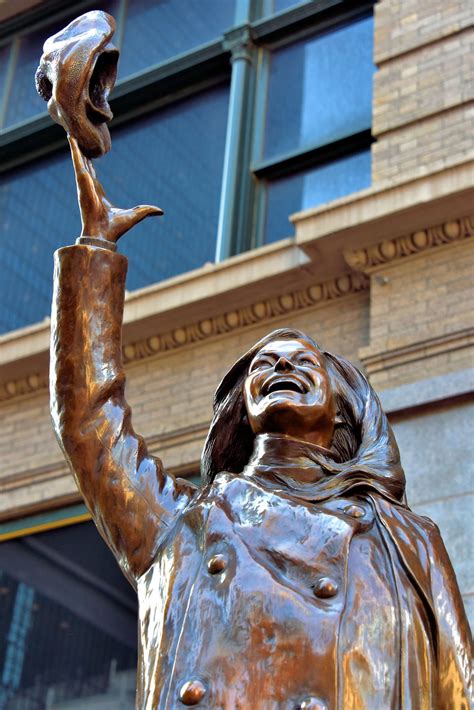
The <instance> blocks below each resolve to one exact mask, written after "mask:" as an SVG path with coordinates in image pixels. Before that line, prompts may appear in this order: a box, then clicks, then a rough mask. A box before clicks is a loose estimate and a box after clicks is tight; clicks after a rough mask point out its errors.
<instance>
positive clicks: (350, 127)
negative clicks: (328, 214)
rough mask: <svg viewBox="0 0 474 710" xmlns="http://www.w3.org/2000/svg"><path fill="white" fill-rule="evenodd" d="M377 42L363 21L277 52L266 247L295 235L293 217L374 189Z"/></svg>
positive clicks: (264, 153) (269, 125) (264, 155)
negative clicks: (372, 157)
mask: <svg viewBox="0 0 474 710" xmlns="http://www.w3.org/2000/svg"><path fill="white" fill-rule="evenodd" d="M372 36H373V22H372V18H371V17H363V18H359V19H356V20H355V21H353V22H351V23H350V24H348V23H347V24H343V25H342V26H336V27H335V28H332V29H330V30H328V31H326V32H323V33H318V34H316V35H314V36H313V37H309V38H305V39H303V40H300V41H298V42H295V43H292V44H289V45H287V46H284V47H283V48H278V49H276V50H274V51H273V52H271V54H270V61H269V68H265V67H263V69H262V73H265V72H266V75H267V80H268V94H267V105H266V120H265V130H264V133H263V136H264V138H263V140H262V141H261V142H260V145H259V147H258V149H257V155H256V160H255V174H256V176H257V177H258V178H260V180H261V181H262V185H263V187H264V190H263V194H264V195H265V197H264V198H263V199H266V202H265V208H264V210H265V216H264V220H263V224H264V226H263V235H262V241H263V243H268V242H273V241H276V240H278V239H282V238H283V237H286V236H289V235H290V234H291V233H292V227H291V224H290V223H289V220H288V216H289V215H290V214H291V213H292V212H297V211H299V210H302V209H306V208H308V207H315V206H318V205H320V204H323V203H325V202H330V201H331V200H334V199H336V198H338V197H341V196H343V195H346V194H349V193H351V192H355V191H357V190H360V189H362V188H365V187H367V186H368V185H370V175H371V164H370V140H371V139H370V125H371V114H372V75H373V71H374V65H373V60H372V47H373V40H372Z"/></svg>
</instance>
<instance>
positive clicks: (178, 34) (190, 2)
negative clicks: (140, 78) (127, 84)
mask: <svg viewBox="0 0 474 710" xmlns="http://www.w3.org/2000/svg"><path fill="white" fill-rule="evenodd" d="M234 14H235V0H160V2H156V0H133V2H129V3H128V5H127V10H126V17H125V29H124V41H123V51H122V56H121V58H120V76H122V77H125V76H127V75H129V74H132V73H134V72H138V71H141V70H143V69H146V68H147V67H149V66H151V65H153V64H158V63H160V62H163V61H165V60H166V59H170V58H171V57H174V56H175V55H179V54H181V53H183V52H186V51H187V50H190V49H193V48H194V47H197V46H198V45H201V44H204V43H206V42H210V41H211V40H213V39H215V38H216V37H219V36H220V35H221V34H222V32H223V31H224V30H226V29H229V28H230V27H231V26H232V25H233V24H234Z"/></svg>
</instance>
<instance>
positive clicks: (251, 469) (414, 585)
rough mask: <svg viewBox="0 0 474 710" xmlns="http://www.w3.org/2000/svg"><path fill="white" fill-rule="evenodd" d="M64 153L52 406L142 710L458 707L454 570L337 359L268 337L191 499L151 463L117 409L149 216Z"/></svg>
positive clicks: (224, 385) (464, 629) (227, 398)
mask: <svg viewBox="0 0 474 710" xmlns="http://www.w3.org/2000/svg"><path fill="white" fill-rule="evenodd" d="M70 143H71V149H72V156H73V162H74V166H75V171H76V179H77V184H78V194H79V202H80V206H81V213H82V221H83V231H82V237H80V238H79V239H78V243H77V244H76V245H75V246H71V247H66V248H63V249H60V250H59V251H58V253H57V254H56V266H55V277H54V278H55V291H54V298H53V318H52V346H51V409H52V416H53V421H54V427H55V431H56V434H57V436H58V439H59V442H60V444H61V446H62V448H63V451H64V453H65V456H66V458H67V460H68V462H69V464H70V466H71V468H72V471H73V473H74V476H75V478H76V481H77V483H78V486H79V488H80V490H81V492H82V495H83V496H84V499H85V501H86V504H87V506H88V508H89V510H90V511H91V514H92V516H93V518H94V520H95V522H96V525H97V527H98V529H99V531H100V533H101V535H102V536H103V537H104V539H105V541H106V542H107V544H108V545H109V546H110V548H111V549H112V551H113V552H114V554H115V556H116V558H117V560H118V562H119V564H120V566H121V568H122V569H123V571H124V573H125V574H126V576H127V577H128V579H129V580H130V582H131V583H132V584H133V585H134V587H135V588H136V590H137V594H138V599H139V617H140V618H139V624H140V634H139V637H140V649H139V667H138V688H137V708H139V709H140V710H157V709H158V708H174V707H176V708H179V707H182V706H183V705H184V706H192V705H199V706H200V707H206V708H225V710H235V709H236V708H239V709H242V710H250V709H251V710H260V709H261V710H271V709H273V708H275V709H277V708H281V709H285V710H296V709H297V708H313V710H314V709H318V710H336V709H337V710H351V709H354V710H355V709H358V710H362V709H364V710H365V709H370V710H385V709H387V710H388V709H393V710H394V709H395V708H403V709H405V710H408V708H410V710H430V709H433V710H434V709H435V708H439V709H441V708H446V709H447V708H453V709H454V708H456V709H461V708H465V709H466V710H467V708H468V707H469V703H470V695H469V690H468V684H469V676H470V670H469V668H470V665H469V664H470V637H469V629H468V624H467V621H466V618H465V614H464V609H463V605H462V601H461V597H460V594H459V590H458V587H457V584H456V580H455V576H454V572H453V569H452V567H451V564H450V562H449V559H448V556H447V554H446V551H445V548H444V545H443V542H442V540H441V537H440V534H439V531H438V528H437V527H436V526H435V525H434V524H433V523H432V522H431V521H430V520H428V519H427V518H425V517H421V516H419V515H416V514H415V513H413V512H412V511H411V510H410V509H409V507H408V506H407V504H406V500H405V479H404V474H403V470H402V468H401V465H400V458H399V452H398V448H397V445H396V442H395V440H394V437H393V434H392V431H391V428H390V425H389V424H388V421H387V418H386V416H385V414H384V413H383V411H382V409H381V406H380V402H379V400H378V398H377V395H376V394H375V392H374V391H373V389H372V388H371V386H370V385H369V383H368V382H367V380H366V379H365V377H364V376H363V375H362V374H361V373H360V372H359V371H358V370H357V368H355V367H354V366H353V365H352V364H351V363H349V362H348V361H347V360H345V359H344V358H341V357H338V356H335V355H332V354H331V353H327V352H324V351H323V350H321V348H320V347H319V346H318V345H317V344H316V343H315V342H314V340H313V339H312V338H310V337H308V336H307V335H305V334H303V333H301V332H299V331H296V330H292V329H283V330H277V331H274V332H273V333H270V334H269V335H268V336H266V337H265V338H263V339H262V340H260V341H259V342H258V343H256V344H255V345H254V346H253V347H252V348H251V349H250V350H249V351H248V352H247V353H246V354H245V355H243V356H242V357H241V358H240V359H239V360H238V361H237V362H236V363H235V364H234V365H233V367H232V368H231V369H230V371H229V372H228V373H227V375H226V376H225V377H224V379H223V381H222V382H221V384H220V385H219V387H218V389H217V392H216V396H215V402H214V418H213V421H212V424H211V428H210V431H209V435H208V438H207V442H206V444H205V447H204V452H203V457H202V476H203V486H202V488H199V487H197V486H194V485H193V484H191V483H190V482H188V481H185V480H181V479H175V478H174V477H173V476H172V475H170V474H168V473H167V472H166V471H165V469H164V468H163V465H162V463H161V461H160V460H159V459H158V458H155V457H154V456H152V455H151V454H150V453H149V452H148V450H147V447H146V444H145V442H144V441H143V439H142V438H141V437H139V436H138V435H137V434H136V433H135V432H134V430H133V427H132V423H131V412H130V408H129V407H128V406H127V403H126V401H125V397H124V387H125V375H124V371H123V367H122V361H121V326H122V311H123V301H124V285H125V274H126V269H127V260H126V259H125V257H124V256H122V255H120V254H119V253H117V252H116V241H117V239H118V238H119V236H120V235H121V234H123V233H124V232H125V231H126V230H127V229H129V228H130V227H131V226H133V224H134V223H136V222H137V221H139V220H140V219H143V218H144V217H146V216H148V215H152V214H157V213H158V210H157V209H156V208H152V207H139V208H135V209H132V210H118V209H116V208H114V207H113V206H112V205H111V204H110V203H109V202H108V201H107V199H106V198H105V195H104V192H103V190H102V188H101V186H100V183H99V182H98V180H97V177H96V175H95V172H94V169H93V167H92V163H91V162H90V160H89V159H87V158H85V157H84V155H83V154H82V153H81V150H80V148H79V146H78V143H77V141H76V140H75V138H73V137H70ZM183 387H186V382H183ZM157 406H159V403H157Z"/></svg>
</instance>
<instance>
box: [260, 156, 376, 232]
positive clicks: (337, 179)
mask: <svg viewBox="0 0 474 710" xmlns="http://www.w3.org/2000/svg"><path fill="white" fill-rule="evenodd" d="M369 185H370V151H369V150H367V151H364V152H361V153H356V154H355V155H351V156H349V157H346V158H341V159H340V160H337V161H334V162H332V163H328V164H326V165H320V166H318V167H317V168H315V169H314V170H310V171H308V172H305V173H299V174H298V175H292V176H291V177H287V178H281V179H279V180H275V181H274V182H271V183H269V185H268V192H267V219H266V227H265V240H264V241H265V244H268V243H270V242H275V241H277V240H278V239H283V238H284V237H288V236H290V235H291V234H293V227H292V225H291V223H290V222H289V220H288V217H289V215H290V214H292V213H293V212H298V211H299V210H304V209H307V208H309V207H316V206H317V205H321V204H323V203H325V202H330V201H331V200H335V199H336V198H338V197H342V196H343V195H348V194H350V193H351V192H356V191H357V190H362V189H363V188H364V187H368V186H369Z"/></svg>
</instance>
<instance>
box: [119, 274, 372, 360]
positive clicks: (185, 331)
mask: <svg viewBox="0 0 474 710" xmlns="http://www.w3.org/2000/svg"><path fill="white" fill-rule="evenodd" d="M368 287H369V283H368V279H367V278H366V276H365V275H363V274H355V273H352V274H351V273H346V274H342V275H341V276H338V277H337V278H334V279H330V280H328V281H324V282H322V283H318V284H314V285H313V286H309V287H307V288H304V289H301V290H298V291H291V292H290V293H286V294H283V295H281V296H277V297H274V298H267V299H264V300H262V301H258V302H257V303H253V304H251V305H250V306H244V307H242V308H236V309H235V310H232V311H227V312H225V313H223V314H221V315H218V316H214V317H212V318H205V319H204V320H201V321H199V322H197V323H192V324H191V325H186V326H182V327H179V328H175V329H174V330H171V331H168V332H166V333H162V334H157V335H153V336H151V337H149V338H144V339H143V340H138V341H135V342H133V343H128V344H127V345H125V346H124V348H123V359H124V362H125V363H130V362H133V361H136V360H142V359H143V358H146V357H152V356H153V355H157V354H161V353H163V352H167V351H169V350H175V349H176V348H181V347H184V346H186V345H192V344H193V343H197V342H201V341H203V340H207V339H208V338H214V337H217V336H219V335H224V334H226V333H230V332H232V331H234V330H240V329H243V328H246V327H248V326H252V325H255V324H256V323H262V322H264V321H267V320H268V321H269V320H272V319H274V318H278V317H281V316H283V315H289V314H291V313H294V312H295V311H300V310H302V309H305V308H314V307H315V306H319V305H322V304H324V303H326V302H328V301H332V300H334V299H338V298H342V297H343V296H348V295H349V294H353V293H357V292H358V291H365V290H366V289H368Z"/></svg>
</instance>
